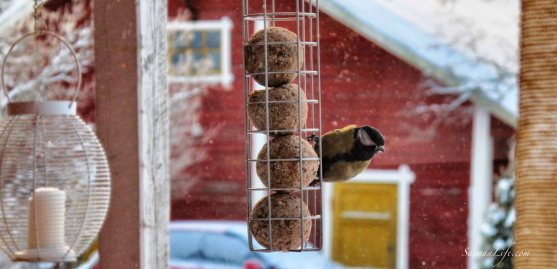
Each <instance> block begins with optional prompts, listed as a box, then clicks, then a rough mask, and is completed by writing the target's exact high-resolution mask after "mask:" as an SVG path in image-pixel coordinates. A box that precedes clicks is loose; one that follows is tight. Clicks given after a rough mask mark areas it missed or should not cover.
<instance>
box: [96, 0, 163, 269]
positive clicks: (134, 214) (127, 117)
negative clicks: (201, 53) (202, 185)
mask: <svg viewBox="0 0 557 269" xmlns="http://www.w3.org/2000/svg"><path fill="white" fill-rule="evenodd" d="M166 5H167V3H166V1H150V0H149V1H148V0H136V1H113V0H98V1H96V2H95V9H94V13H95V76H96V91H97V92H96V94H97V103H96V109H97V132H98V135H99V138H100V140H101V142H102V143H103V146H104V147H105V150H106V153H107V156H108V158H109V160H110V166H111V171H112V194H111V195H112V196H111V204H110V210H109V212H108V217H107V219H106V222H105V224H104V226H103V229H102V231H101V234H100V239H99V253H100V266H101V267H102V268H126V269H139V268H144V269H151V268H153V269H154V268H168V252H169V251H168V229H167V227H168V222H169V216H170V191H169V187H170V181H169V174H168V162H169V147H168V90H167V81H166V72H167V71H166V49H167V46H166V39H167V36H166V21H167V9H166Z"/></svg>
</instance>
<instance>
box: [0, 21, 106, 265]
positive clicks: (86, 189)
mask: <svg viewBox="0 0 557 269" xmlns="http://www.w3.org/2000/svg"><path fill="white" fill-rule="evenodd" d="M34 36H51V37H54V38H57V39H59V40H60V41H61V42H62V44H64V45H65V46H66V47H67V48H68V49H69V50H70V51H71V54H72V55H73V59H74V60H75V62H76V66H77V69H78V74H79V79H78V86H77V89H76V92H75V95H74V97H73V100H71V101H38V102H12V101H11V99H10V97H9V95H8V91H7V89H6V87H5V84H4V69H5V66H6V59H7V58H8V57H9V55H10V53H11V51H12V49H13V48H14V47H15V45H16V44H17V43H18V42H19V41H21V40H23V39H26V38H29V37H34ZM2 86H3V87H4V93H5V94H6V96H7V98H8V100H9V101H10V102H9V103H8V117H7V118H6V119H4V120H3V121H1V122H0V210H1V212H2V214H1V216H0V217H1V220H0V248H1V249H2V251H4V252H5V253H6V254H7V255H8V256H9V257H10V258H11V259H12V260H17V261H31V262H37V261H50V262H70V261H75V260H76V257H77V256H78V255H80V254H81V253H82V252H83V251H84V250H85V249H86V248H87V247H88V246H89V245H90V243H91V242H92V241H93V240H94V239H95V237H96V236H97V233H98V231H99V229H100V227H101V225H102V223H103V221H104V218H105V216H106V213H107V210H108V205H109V200H110V172H109V167H108V163H107V159H106V156H105V153H104V151H103V149H102V146H101V145H100V143H99V141H98V140H97V137H96V136H95V134H94V133H93V132H92V131H91V130H90V128H89V127H88V126H86V125H85V123H84V122H83V121H82V120H81V119H80V118H79V116H77V115H76V102H75V100H76V97H77V94H78V91H79V88H80V86H81V72H80V67H79V62H78V61H77V58H76V56H75V53H74V51H73V50H72V48H71V47H70V46H69V44H67V43H66V42H65V41H64V40H63V39H62V38H61V37H60V36H58V35H57V34H55V33H51V32H44V31H41V32H37V33H32V34H28V35H25V36H24V37H22V38H21V39H19V40H18V41H16V42H15V43H14V44H13V45H12V47H11V48H10V50H9V52H8V54H7V55H6V57H5V58H4V63H3V66H2Z"/></svg>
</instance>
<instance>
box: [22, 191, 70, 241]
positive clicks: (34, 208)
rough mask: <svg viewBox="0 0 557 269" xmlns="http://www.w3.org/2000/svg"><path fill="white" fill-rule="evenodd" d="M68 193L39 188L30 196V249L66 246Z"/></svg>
mask: <svg viewBox="0 0 557 269" xmlns="http://www.w3.org/2000/svg"><path fill="white" fill-rule="evenodd" d="M65 219H66V193H65V192H64V191H63V190H60V189H57V188H38V189H36V190H35V191H34V192H33V193H32V194H31V196H30V197H29V229H28V231H29V235H28V244H29V249H45V248H56V249H60V248H64V246H65V243H64V232H65Z"/></svg>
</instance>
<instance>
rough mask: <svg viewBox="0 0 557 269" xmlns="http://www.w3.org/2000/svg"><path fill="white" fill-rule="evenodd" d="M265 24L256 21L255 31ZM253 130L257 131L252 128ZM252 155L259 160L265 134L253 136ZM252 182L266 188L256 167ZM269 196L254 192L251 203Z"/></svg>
mask: <svg viewBox="0 0 557 269" xmlns="http://www.w3.org/2000/svg"><path fill="white" fill-rule="evenodd" d="M263 27H264V24H263V21H259V20H258V21H255V27H254V31H258V30H261V29H263ZM250 83H252V89H255V90H262V89H265V86H261V85H259V84H257V83H256V82H255V81H252V82H250ZM252 130H255V129H254V128H253V127H252ZM251 139H252V140H251V154H252V158H254V159H255V158H257V155H258V154H259V151H260V150H261V148H263V146H264V145H265V143H267V137H266V136H265V135H264V134H257V135H253V136H252V137H251ZM250 173H251V182H252V186H251V187H253V188H265V185H263V182H261V180H260V179H259V177H258V176H257V172H256V171H255V166H254V165H253V166H252V167H251V172H250ZM265 196H267V193H266V192H265V191H256V192H253V194H252V196H251V201H252V204H255V203H256V202H257V201H259V200H261V199H262V198H263V197H265Z"/></svg>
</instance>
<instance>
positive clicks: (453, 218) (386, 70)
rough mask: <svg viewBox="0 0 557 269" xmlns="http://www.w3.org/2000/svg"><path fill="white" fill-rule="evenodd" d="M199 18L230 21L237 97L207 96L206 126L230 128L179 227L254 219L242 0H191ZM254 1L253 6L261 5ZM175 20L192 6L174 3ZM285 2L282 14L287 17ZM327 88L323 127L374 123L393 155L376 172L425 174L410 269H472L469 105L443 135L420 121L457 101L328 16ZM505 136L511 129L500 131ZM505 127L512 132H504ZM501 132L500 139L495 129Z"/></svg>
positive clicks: (413, 216) (202, 170) (417, 190)
mask: <svg viewBox="0 0 557 269" xmlns="http://www.w3.org/2000/svg"><path fill="white" fill-rule="evenodd" d="M191 2H192V3H193V4H194V6H195V7H196V8H197V9H198V11H199V19H201V20H210V19H220V18H221V17H223V16H228V17H229V18H230V19H231V20H232V21H233V24H234V28H233V33H232V53H233V55H232V70H233V73H234V78H235V79H234V82H233V85H232V89H231V90H230V91H224V90H219V89H208V90H207V94H206V95H205V96H204V98H203V108H202V111H203V112H202V117H201V124H202V125H203V126H204V127H207V126H214V125H217V124H223V125H224V128H223V129H222V132H221V133H220V134H219V136H218V139H217V140H213V141H212V142H210V143H209V144H206V145H200V146H202V147H205V148H206V149H207V150H208V151H209V158H208V159H207V160H206V161H205V162H203V163H202V164H200V165H196V166H195V167H193V168H191V169H192V171H194V173H196V174H197V175H199V176H200V177H201V178H202V181H201V182H202V183H200V184H198V186H196V187H195V188H194V189H193V190H192V191H191V192H190V193H188V194H186V195H185V196H184V197H183V199H178V200H174V201H173V209H172V217H173V218H174V219H215V218H216V219H245V218H246V202H245V200H246V199H245V185H246V184H245V171H244V170H245V168H246V166H245V161H244V158H245V157H244V154H245V153H244V150H245V144H244V123H243V115H244V114H243V113H244V107H243V90H242V83H243V79H242V77H243V65H242V63H243V60H242V57H243V55H242V49H241V48H242V25H241V2H240V1H237V0H230V1H200V0H194V1H191ZM252 2H253V1H252ZM169 4H170V5H169V13H170V16H171V17H172V16H175V14H176V12H177V10H178V9H180V8H183V6H182V1H177V0H171V1H170V2H169ZM283 4H284V1H283V2H281V3H280V4H278V5H279V7H277V9H280V8H281V7H280V6H281V5H283ZM320 25H321V71H322V75H321V81H322V83H321V84H322V102H323V112H322V116H323V129H324V131H328V130H331V129H335V128H339V127H343V126H345V125H347V124H358V125H363V124H369V125H373V126H375V127H377V128H378V129H380V130H381V131H382V133H383V134H384V135H385V137H386V141H387V142H386V146H385V148H386V152H385V153H384V154H381V155H380V156H378V157H376V159H375V160H374V163H373V165H372V166H373V167H375V168H396V167H398V166H399V165H401V164H408V165H409V166H410V167H411V169H412V171H414V173H415V174H416V181H415V183H414V184H413V185H412V187H411V198H410V199H411V209H410V264H411V266H410V267H411V268H444V269H451V268H464V267H465V264H466V257H465V256H462V254H463V253H464V249H465V248H466V247H467V219H468V201H467V200H468V187H469V178H470V153H471V132H472V130H471V117H472V116H471V113H469V112H470V105H469V104H467V105H466V106H465V107H464V108H461V109H459V111H458V113H448V115H446V116H447V117H449V118H452V119H453V120H452V121H451V122H447V121H444V120H442V121H441V123H440V124H438V126H437V127H436V128H433V130H434V132H431V130H430V129H431V126H432V125H433V124H434V121H435V120H436V118H435V117H431V115H429V114H427V113H417V112H416V111H415V108H416V107H417V106H419V105H431V104H437V103H440V102H446V101H450V98H449V99H448V98H447V97H439V96H437V97H436V96H428V95H426V94H425V91H424V90H422V89H420V85H421V84H422V83H423V82H424V79H426V78H424V75H423V74H422V73H421V72H420V71H418V70H417V69H416V68H414V67H412V66H410V65H408V64H407V63H405V62H404V61H402V60H400V59H398V58H396V57H395V56H393V55H392V54H390V53H388V52H387V51H385V50H384V49H382V48H380V47H378V46H376V45H375V44H373V43H372V42H370V41H368V40H367V39H365V38H363V37H361V36H360V35H359V34H357V33H355V32H354V31H352V30H350V29H348V28H346V27H345V26H343V25H341V24H340V23H338V22H337V21H335V20H333V19H332V18H330V17H328V16H327V15H325V14H323V13H322V14H321V24H320ZM495 127H496V129H497V130H499V129H503V130H504V131H502V132H499V133H501V134H503V135H508V133H509V130H511V131H510V133H512V129H510V128H509V127H506V126H504V125H497V126H495ZM505 128H506V129H505ZM494 132H495V133H497V132H498V131H494Z"/></svg>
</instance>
